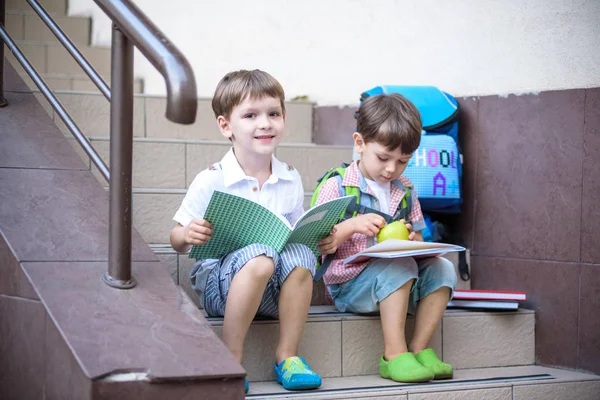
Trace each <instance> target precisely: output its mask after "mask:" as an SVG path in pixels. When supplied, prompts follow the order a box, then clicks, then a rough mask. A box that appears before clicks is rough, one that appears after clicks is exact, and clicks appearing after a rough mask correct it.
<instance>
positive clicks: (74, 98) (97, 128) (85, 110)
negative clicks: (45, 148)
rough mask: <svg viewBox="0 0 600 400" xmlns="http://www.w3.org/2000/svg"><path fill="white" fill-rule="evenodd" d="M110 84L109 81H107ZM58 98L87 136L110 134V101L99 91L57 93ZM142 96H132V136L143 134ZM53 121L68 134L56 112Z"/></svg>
mask: <svg viewBox="0 0 600 400" xmlns="http://www.w3.org/2000/svg"><path fill="white" fill-rule="evenodd" d="M109 85H110V83H109ZM56 97H57V98H58V100H59V101H60V102H61V103H62V105H63V106H64V108H65V109H66V110H67V112H68V113H69V115H70V116H71V118H73V121H75V124H77V126H78V127H79V129H80V130H81V131H82V132H83V134H84V135H86V136H87V137H109V136H110V103H109V102H108V100H106V98H105V97H104V96H103V95H101V94H100V93H58V94H57V95H56ZM144 102H145V99H144V98H143V97H139V96H135V97H134V98H133V136H134V137H143V136H144ZM54 121H55V123H56V125H57V126H58V127H59V128H60V130H61V132H63V133H68V134H70V131H69V130H68V129H67V127H66V125H64V124H63V123H62V121H61V120H60V117H59V116H58V114H56V112H55V113H54Z"/></svg>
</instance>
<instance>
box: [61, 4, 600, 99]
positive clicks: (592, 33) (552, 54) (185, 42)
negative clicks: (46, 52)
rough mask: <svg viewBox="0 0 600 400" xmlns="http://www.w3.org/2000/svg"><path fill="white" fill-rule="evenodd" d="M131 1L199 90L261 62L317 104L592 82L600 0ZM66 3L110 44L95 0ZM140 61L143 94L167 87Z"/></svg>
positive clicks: (598, 82)
mask: <svg viewBox="0 0 600 400" xmlns="http://www.w3.org/2000/svg"><path fill="white" fill-rule="evenodd" d="M135 3H136V4H137V5H138V6H139V7H140V8H141V9H142V10H143V11H144V12H145V13H146V14H147V15H148V16H149V17H150V18H151V19H152V20H153V21H154V22H155V23H156V24H157V25H158V26H159V28H160V29H161V30H162V31H163V32H164V33H165V34H166V35H167V37H169V39H170V40H171V41H172V42H173V43H175V45H176V46H177V47H178V48H179V49H180V50H181V51H183V53H184V54H185V55H186V57H187V58H188V59H189V60H190V62H191V64H192V66H193V67H194V71H195V75H196V80H197V86H198V94H199V96H200V97H210V96H212V93H213V91H214V88H215V86H216V84H217V82H218V81H219V79H220V78H221V77H222V76H223V75H224V74H225V73H226V72H228V71H231V70H235V69H240V68H246V69H251V68H260V69H263V70H265V71H267V72H269V73H271V74H272V75H273V76H275V77H276V78H277V79H278V80H279V81H280V82H281V83H282V84H283V87H284V88H285V91H286V94H287V97H288V98H292V97H294V96H298V95H307V96H309V98H310V100H312V101H315V102H317V103H318V104H320V105H345V104H356V103H358V98H359V95H360V93H361V92H362V91H364V90H366V89H369V88H371V87H373V86H376V85H381V84H407V85H425V84H428V85H435V86H438V87H440V88H442V89H443V90H445V91H448V92H450V93H452V94H454V95H457V96H475V95H485V94H502V93H515V92H534V91H543V90H553V89H571V88H582V87H598V86H600V0H527V1H524V0H447V1H440V0H421V1H419V2H416V1H409V0H377V1H369V0H303V1H294V2H282V1H276V0H253V1H244V0H220V1H198V0H170V1H168V2H165V1H162V0H138V1H135ZM167 5H168V6H167ZM69 11H70V13H71V15H92V14H93V15H94V17H95V18H94V23H93V34H92V37H93V41H94V43H95V44H100V45H109V44H110V23H109V21H108V20H107V19H106V18H105V17H104V16H103V14H102V12H101V11H99V9H97V7H96V5H95V4H94V3H93V1H92V0H70V1H69ZM97 16H99V18H97ZM140 59H141V57H139V55H136V75H137V76H140V77H143V78H144V79H145V88H146V92H147V93H150V94H164V92H165V86H164V83H163V81H162V78H161V77H160V76H159V75H158V73H157V72H156V71H155V70H154V68H153V67H152V66H151V65H149V64H148V63H147V62H143V61H141V60H140Z"/></svg>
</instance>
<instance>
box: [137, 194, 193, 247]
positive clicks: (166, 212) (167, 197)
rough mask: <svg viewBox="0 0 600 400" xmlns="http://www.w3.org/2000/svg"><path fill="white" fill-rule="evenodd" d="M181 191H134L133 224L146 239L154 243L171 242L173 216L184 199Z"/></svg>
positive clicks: (173, 223)
mask: <svg viewBox="0 0 600 400" xmlns="http://www.w3.org/2000/svg"><path fill="white" fill-rule="evenodd" d="M183 196H184V195H183V194H179V193H134V194H133V224H134V226H135V228H136V229H137V230H138V232H139V233H140V234H141V235H142V237H143V238H144V240H145V241H146V242H148V243H152V244H167V243H169V242H170V234H171V229H173V227H174V226H175V224H176V223H175V221H173V216H174V215H175V212H177V210H178V209H179V206H180V205H181V202H182V201H183Z"/></svg>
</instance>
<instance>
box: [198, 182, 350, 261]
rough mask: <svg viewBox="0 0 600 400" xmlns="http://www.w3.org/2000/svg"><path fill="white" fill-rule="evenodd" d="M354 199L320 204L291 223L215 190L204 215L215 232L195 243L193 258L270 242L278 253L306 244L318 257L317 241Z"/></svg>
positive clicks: (248, 202)
mask: <svg viewBox="0 0 600 400" xmlns="http://www.w3.org/2000/svg"><path fill="white" fill-rule="evenodd" d="M353 200H354V197H353V196H345V197H340V198H337V199H334V200H331V201H328V202H325V203H322V204H319V205H318V206H315V207H313V208H311V209H310V210H308V211H306V212H305V213H304V214H303V215H302V217H300V219H298V221H297V222H296V224H295V225H294V226H291V225H290V224H289V222H287V221H286V220H285V219H284V218H283V217H281V216H278V215H277V214H274V213H273V212H271V211H269V209H267V208H266V207H263V206H261V205H260V204H258V203H255V202H253V201H250V200H247V199H245V198H243V197H239V196H236V195H232V194H229V193H224V192H219V191H215V192H214V193H213V195H212V197H211V199H210V203H209V204H208V208H207V209H206V213H205V214H204V219H205V220H207V221H209V222H210V223H212V225H213V235H212V237H211V239H210V240H209V241H208V242H207V243H205V244H203V245H196V246H193V247H192V250H191V251H190V258H196V259H207V258H221V257H223V256H224V255H226V254H228V253H230V252H232V251H233V250H237V249H241V248H242V247H245V246H248V245H250V244H255V243H262V244H266V245H269V246H271V247H272V248H273V249H275V250H276V251H277V252H278V253H280V252H281V250H283V248H284V246H285V245H286V244H287V243H302V244H305V245H306V246H308V247H309V248H310V249H311V250H312V251H313V253H314V254H315V256H318V255H319V254H320V252H319V250H318V248H317V244H318V243H319V241H320V240H321V239H323V238H325V237H327V236H328V235H329V233H330V232H331V229H332V228H333V226H334V225H335V224H337V223H338V222H339V220H340V217H341V216H343V214H344V212H345V211H346V207H348V205H349V204H350V201H353Z"/></svg>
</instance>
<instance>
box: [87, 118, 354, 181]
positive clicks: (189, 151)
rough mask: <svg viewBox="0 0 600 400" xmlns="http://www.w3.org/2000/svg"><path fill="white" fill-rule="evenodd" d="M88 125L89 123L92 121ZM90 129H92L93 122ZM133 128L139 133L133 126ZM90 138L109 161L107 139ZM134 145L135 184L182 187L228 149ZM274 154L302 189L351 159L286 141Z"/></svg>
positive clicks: (346, 150) (137, 141)
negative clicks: (293, 172)
mask: <svg viewBox="0 0 600 400" xmlns="http://www.w3.org/2000/svg"><path fill="white" fill-rule="evenodd" d="M95 111H97V110H90V113H95ZM89 124H90V125H91V122H90V123H89ZM80 127H82V126H81V125H80ZM82 128H83V127H82ZM90 128H91V129H90V130H92V129H93V125H92V126H90ZM134 131H135V132H137V133H138V134H139V133H140V132H139V130H138V129H137V128H135V127H134ZM84 132H85V130H84ZM89 139H90V141H91V142H92V144H93V146H94V148H95V149H96V151H97V152H98V154H100V156H101V157H102V158H103V160H105V161H108V160H109V148H110V142H109V140H108V138H106V137H97V136H92V137H89ZM133 148H134V154H133V158H134V159H133V174H134V177H133V185H134V187H137V188H160V189H181V188H187V187H189V185H190V183H191V182H192V181H193V180H194V178H195V177H196V175H197V174H198V173H199V172H200V171H202V170H203V169H206V168H207V167H208V166H209V165H210V164H212V163H214V162H216V161H219V160H220V159H221V158H222V157H223V155H225V153H226V152H227V151H228V149H229V148H230V144H229V142H228V141H225V140H220V141H208V140H197V141H192V140H178V139H171V140H169V139H148V138H140V137H136V138H134V144H133ZM275 154H276V156H277V158H279V159H280V160H282V161H284V162H287V163H288V164H290V165H293V166H294V167H295V168H296V169H297V170H298V171H299V172H300V174H301V175H302V183H303V185H304V189H305V190H306V191H311V192H312V190H313V189H314V188H315V186H316V181H317V179H318V178H319V177H320V176H322V175H323V173H324V172H326V171H327V170H328V169H330V168H332V167H335V166H339V165H340V164H341V163H342V162H344V161H346V162H347V161H349V160H351V159H352V148H351V147H348V146H322V145H313V144H296V143H289V142H288V143H282V144H281V145H280V146H279V147H278V148H277V150H276V153H275ZM157 160H160V162H157ZM94 168H95V167H94ZM94 168H92V169H94Z"/></svg>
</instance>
